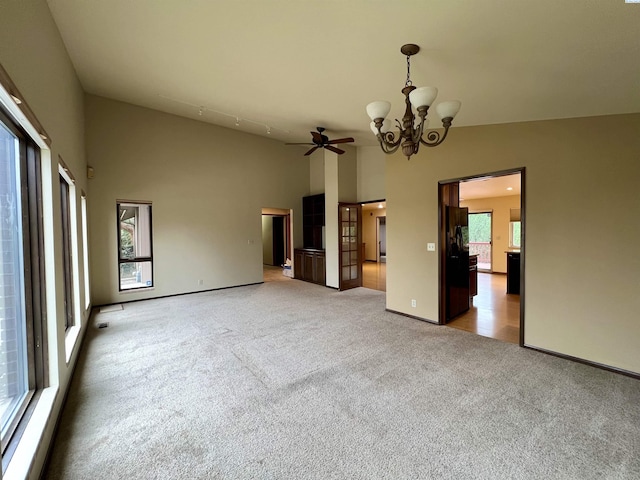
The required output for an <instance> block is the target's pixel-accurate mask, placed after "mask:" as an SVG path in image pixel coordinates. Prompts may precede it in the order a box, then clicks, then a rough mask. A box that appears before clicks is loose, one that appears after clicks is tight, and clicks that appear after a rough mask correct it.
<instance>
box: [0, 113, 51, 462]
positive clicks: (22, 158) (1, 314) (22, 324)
mask: <svg viewBox="0 0 640 480" xmlns="http://www.w3.org/2000/svg"><path fill="white" fill-rule="evenodd" d="M41 186H42V182H41V178H40V151H39V149H38V147H37V146H36V145H35V144H34V143H33V142H32V141H31V139H30V138H29V136H28V135H26V134H25V133H23V131H22V130H21V129H20V128H19V127H18V126H17V125H16V124H15V123H13V122H12V121H11V120H10V119H9V118H8V117H6V116H5V115H4V114H3V113H2V112H1V111H0V225H1V227H2V228H1V230H0V240H1V241H0V258H1V260H2V261H0V340H1V341H0V414H1V415H2V419H1V420H2V422H1V427H2V442H1V443H2V455H3V457H4V456H5V455H6V451H5V450H6V448H7V445H8V444H9V442H10V440H11V437H12V435H13V433H14V432H15V430H16V428H17V426H18V424H19V422H20V420H21V418H22V416H23V414H24V413H25V411H26V409H27V407H28V405H29V403H30V401H31V400H32V398H33V395H34V393H35V391H36V390H37V389H39V388H43V387H44V386H45V385H44V383H45V378H46V376H45V371H44V369H45V361H44V357H45V355H44V347H45V345H44V339H45V338H46V335H45V332H44V329H45V327H44V322H43V318H42V311H43V310H44V289H43V287H44V285H43V284H44V264H43V262H42V261H41V260H40V259H41V258H42V256H43V251H44V247H43V236H42V220H41V219H42V199H41Z"/></svg>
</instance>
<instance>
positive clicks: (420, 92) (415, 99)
mask: <svg viewBox="0 0 640 480" xmlns="http://www.w3.org/2000/svg"><path fill="white" fill-rule="evenodd" d="M437 96H438V89H437V88H436V87H420V88H416V89H415V90H413V91H412V92H411V93H410V94H409V101H410V102H411V105H413V108H420V107H430V106H431V104H432V103H433V101H434V100H435V99H436V97H437Z"/></svg>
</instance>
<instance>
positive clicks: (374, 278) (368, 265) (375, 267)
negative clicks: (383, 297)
mask: <svg viewBox="0 0 640 480" xmlns="http://www.w3.org/2000/svg"><path fill="white" fill-rule="evenodd" d="M362 286H363V287H365V288H370V289H372V290H380V291H383V292H386V291H387V264H386V263H376V262H364V263H363V264H362Z"/></svg>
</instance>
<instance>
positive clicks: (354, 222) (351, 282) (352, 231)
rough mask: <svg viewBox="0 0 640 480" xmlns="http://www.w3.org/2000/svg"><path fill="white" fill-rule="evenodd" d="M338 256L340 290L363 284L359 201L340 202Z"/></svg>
mask: <svg viewBox="0 0 640 480" xmlns="http://www.w3.org/2000/svg"><path fill="white" fill-rule="evenodd" d="M338 231H339V232H340V233H339V235H340V239H339V242H338V251H339V253H338V257H339V261H340V268H339V269H338V270H339V278H340V290H348V289H350V288H355V287H361V286H362V261H363V258H362V255H361V254H362V207H361V206H360V204H359V203H340V204H338Z"/></svg>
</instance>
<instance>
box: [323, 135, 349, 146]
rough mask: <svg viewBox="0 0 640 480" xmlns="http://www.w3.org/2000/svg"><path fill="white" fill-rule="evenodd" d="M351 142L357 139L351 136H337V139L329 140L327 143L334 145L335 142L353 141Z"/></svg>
mask: <svg viewBox="0 0 640 480" xmlns="http://www.w3.org/2000/svg"><path fill="white" fill-rule="evenodd" d="M351 142H355V140H354V139H353V138H351V137H347V138H336V139H335V140H329V141H328V142H327V143H328V144H329V145H332V144H334V143H351Z"/></svg>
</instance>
